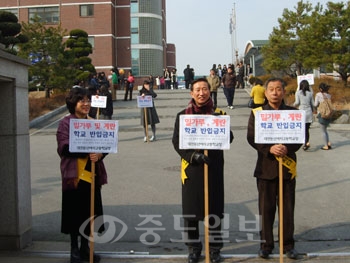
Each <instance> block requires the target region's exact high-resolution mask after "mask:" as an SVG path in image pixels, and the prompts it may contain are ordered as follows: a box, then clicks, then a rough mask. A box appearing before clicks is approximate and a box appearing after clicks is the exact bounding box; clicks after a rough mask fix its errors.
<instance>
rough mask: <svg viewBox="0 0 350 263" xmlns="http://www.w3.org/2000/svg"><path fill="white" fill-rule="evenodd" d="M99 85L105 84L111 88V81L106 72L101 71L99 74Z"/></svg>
mask: <svg viewBox="0 0 350 263" xmlns="http://www.w3.org/2000/svg"><path fill="white" fill-rule="evenodd" d="M97 80H98V85H99V86H100V87H101V86H102V85H105V86H106V87H107V88H109V81H108V79H107V77H106V74H105V73H104V72H103V71H101V72H99V73H98V75H97Z"/></svg>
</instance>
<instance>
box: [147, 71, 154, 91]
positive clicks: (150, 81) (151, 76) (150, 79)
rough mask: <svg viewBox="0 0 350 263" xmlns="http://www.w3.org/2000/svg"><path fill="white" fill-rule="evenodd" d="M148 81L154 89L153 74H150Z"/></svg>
mask: <svg viewBox="0 0 350 263" xmlns="http://www.w3.org/2000/svg"><path fill="white" fill-rule="evenodd" d="M148 81H149V87H150V89H151V90H153V86H154V78H153V75H152V74H151V75H149V76H148Z"/></svg>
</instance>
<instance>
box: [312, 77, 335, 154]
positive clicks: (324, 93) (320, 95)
mask: <svg viewBox="0 0 350 263" xmlns="http://www.w3.org/2000/svg"><path fill="white" fill-rule="evenodd" d="M330 87H331V86H329V85H328V84H326V83H324V82H322V83H320V85H319V86H318V89H319V92H317V93H316V95H315V107H316V108H317V107H318V106H319V105H320V103H321V102H322V101H323V100H324V99H325V98H326V99H329V100H330V99H331V97H332V96H331V94H329V93H328V90H329V88H330ZM317 118H318V122H319V123H320V127H321V130H322V134H323V140H324V142H325V145H324V146H323V147H321V149H322V150H330V149H332V145H331V142H330V140H329V134H328V131H327V127H328V126H329V124H330V122H331V120H330V119H324V118H322V117H321V114H320V113H319V112H318V114H317Z"/></svg>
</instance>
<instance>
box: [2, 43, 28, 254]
mask: <svg viewBox="0 0 350 263" xmlns="http://www.w3.org/2000/svg"><path fill="white" fill-rule="evenodd" d="M28 66H29V63H28V62H27V60H24V59H21V58H19V57H17V56H14V55H11V54H9V53H6V52H4V51H3V50H2V49H1V47H0V121H1V125H0V157H1V158H0V193H1V194H0V249H7V250H8V249H21V248H23V247H25V246H26V245H28V244H29V243H30V242H31V241H32V236H31V227H32V205H31V184H30V156H29V155H30V151H29V150H30V149H29V145H30V144H29V114H28Z"/></svg>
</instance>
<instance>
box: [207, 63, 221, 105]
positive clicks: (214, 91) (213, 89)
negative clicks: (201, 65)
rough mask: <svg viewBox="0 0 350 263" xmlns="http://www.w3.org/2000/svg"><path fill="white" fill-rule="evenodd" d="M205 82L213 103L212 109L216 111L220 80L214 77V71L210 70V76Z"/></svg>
mask: <svg viewBox="0 0 350 263" xmlns="http://www.w3.org/2000/svg"><path fill="white" fill-rule="evenodd" d="M207 81H208V83H209V85H210V86H209V87H210V96H211V98H212V99H213V102H214V108H215V109H216V107H217V105H218V99H217V98H218V88H219V87H220V83H221V82H220V78H219V77H218V76H217V75H216V73H215V70H214V69H211V70H210V74H209V76H208V77H207Z"/></svg>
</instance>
